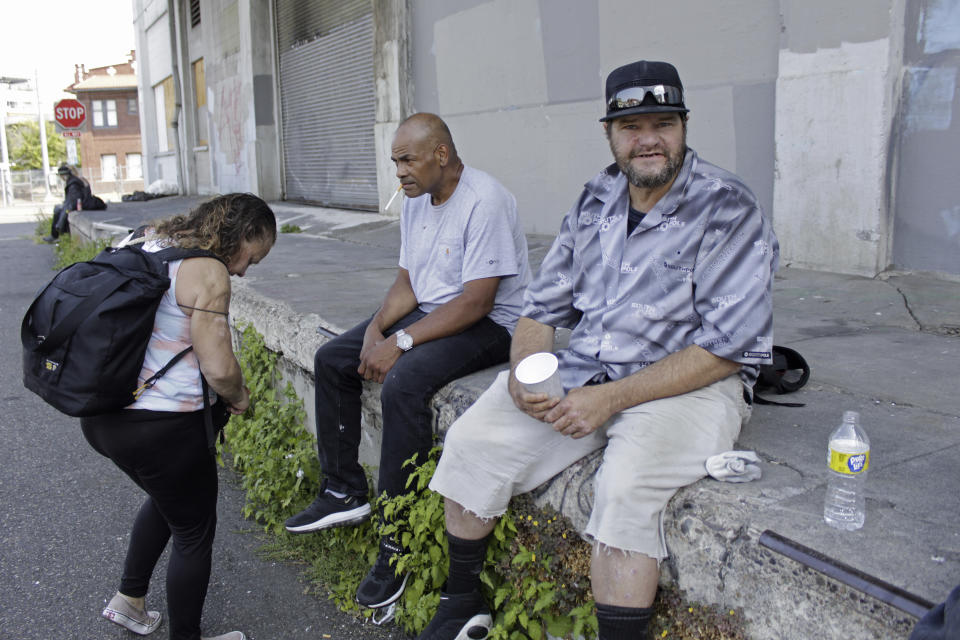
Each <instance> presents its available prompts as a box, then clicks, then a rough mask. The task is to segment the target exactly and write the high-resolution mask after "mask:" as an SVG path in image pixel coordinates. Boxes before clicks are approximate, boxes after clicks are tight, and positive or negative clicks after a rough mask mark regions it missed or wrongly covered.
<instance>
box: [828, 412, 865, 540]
mask: <svg viewBox="0 0 960 640" xmlns="http://www.w3.org/2000/svg"><path fill="white" fill-rule="evenodd" d="M827 467H828V468H829V471H828V472H827V473H828V474H829V475H830V478H829V480H828V481H827V496H826V499H825V500H824V502H823V519H824V520H825V521H826V523H827V524H829V525H830V526H831V527H836V528H838V529H845V530H847V531H853V530H855V529H859V528H860V527H862V526H863V520H864V516H865V513H864V484H865V483H866V480H867V470H868V469H869V468H870V439H869V438H867V434H866V432H865V431H864V430H863V429H862V428H861V427H860V414H859V413H857V412H856V411H844V412H843V423H842V424H841V425H840V426H839V427H837V428H836V429H834V431H833V433H832V434H830V447H829V451H828V453H827Z"/></svg>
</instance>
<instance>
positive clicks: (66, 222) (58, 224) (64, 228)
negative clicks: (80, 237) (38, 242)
mask: <svg viewBox="0 0 960 640" xmlns="http://www.w3.org/2000/svg"><path fill="white" fill-rule="evenodd" d="M67 213H69V212H68V211H67V210H66V209H64V208H63V205H62V204H58V205H56V206H55V207H54V208H53V221H52V222H51V223H50V235H51V236H52V237H54V238H59V237H60V234H61V233H70V219H69V218H68V217H67Z"/></svg>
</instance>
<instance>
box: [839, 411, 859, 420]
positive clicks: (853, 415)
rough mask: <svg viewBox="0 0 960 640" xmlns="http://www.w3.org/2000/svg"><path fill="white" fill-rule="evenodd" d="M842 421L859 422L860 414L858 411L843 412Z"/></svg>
mask: <svg viewBox="0 0 960 640" xmlns="http://www.w3.org/2000/svg"><path fill="white" fill-rule="evenodd" d="M843 421H844V422H859V421H860V413H859V412H858V411H844V412H843Z"/></svg>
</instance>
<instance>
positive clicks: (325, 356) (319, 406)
mask: <svg viewBox="0 0 960 640" xmlns="http://www.w3.org/2000/svg"><path fill="white" fill-rule="evenodd" d="M425 315H426V314H425V313H423V312H422V311H419V310H416V311H413V312H412V313H410V314H409V315H407V316H405V317H404V318H402V319H401V320H399V321H398V322H397V323H396V324H395V325H393V326H392V327H390V328H389V329H388V330H387V332H386V335H392V334H393V333H395V332H396V331H397V330H399V329H403V328H405V327H408V326H410V325H411V324H413V323H414V322H416V321H417V320H419V319H420V318H422V317H424V316H425ZM369 323H370V320H367V321H366V322H362V323H360V324H358V325H357V326H355V327H354V328H352V329H350V330H349V331H347V332H345V333H343V334H342V335H340V336H338V337H336V338H334V339H333V340H331V341H330V342H328V343H326V344H325V345H323V346H322V347H320V348H319V349H317V353H316V356H315V358H314V363H313V364H314V372H315V376H316V378H315V387H316V417H317V446H318V449H319V455H320V466H321V469H322V471H323V473H324V475H325V476H326V482H327V485H326V486H327V488H328V489H331V490H334V491H340V492H342V493H346V494H348V495H355V496H363V497H366V495H367V478H366V475H365V474H364V472H363V467H362V466H360V462H359V460H358V455H359V454H358V452H359V448H360V394H361V392H362V387H363V378H362V377H361V376H360V374H359V373H357V368H358V367H359V366H360V348H361V347H362V346H363V334H364V332H365V331H366V329H367V325H368V324H369ZM509 355H510V333H509V332H508V331H507V330H506V329H504V328H503V327H502V326H500V325H498V324H497V323H495V322H493V321H492V320H490V319H489V318H483V319H482V320H480V321H479V322H478V323H476V324H475V325H473V326H472V327H470V328H469V329H467V330H466V331H463V332H462V333H459V334H457V335H454V336H448V337H446V338H441V339H439V340H433V341H431V342H426V343H424V344H421V345H414V347H413V349H411V350H410V351H408V352H406V353H404V354H402V355H401V356H400V358H399V359H398V360H397V362H396V364H394V366H393V368H392V369H390V371H389V372H388V373H387V377H386V379H385V380H384V381H383V387H382V389H381V391H380V402H381V406H382V415H383V439H382V445H381V449H380V476H379V479H378V481H377V491H378V492H384V491H386V492H387V495H388V496H396V495H400V494H402V493H405V492H406V491H407V488H406V482H407V478H408V477H409V475H410V472H411V471H412V469H411V468H410V467H405V468H401V465H402V464H403V462H404V460H407V459H408V458H410V457H411V456H413V455H414V454H417V460H420V461H422V460H425V459H426V456H427V453H428V452H429V451H430V448H431V446H432V444H433V414H432V411H431V409H430V399H431V398H432V397H433V394H434V393H436V392H437V390H439V389H440V387H442V386H443V385H445V384H447V383H448V382H450V381H451V380H454V379H456V378H459V377H462V376H465V375H467V374H469V373H473V372H474V371H478V370H480V369H484V368H486V367H491V366H493V365H495V364H499V363H501V362H505V361H506V360H507V359H508V358H509Z"/></svg>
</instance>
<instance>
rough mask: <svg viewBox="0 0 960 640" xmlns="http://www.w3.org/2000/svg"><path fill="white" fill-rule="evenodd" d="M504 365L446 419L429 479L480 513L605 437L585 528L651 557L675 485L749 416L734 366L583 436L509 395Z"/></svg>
mask: <svg viewBox="0 0 960 640" xmlns="http://www.w3.org/2000/svg"><path fill="white" fill-rule="evenodd" d="M509 375H510V373H509V371H504V372H502V373H501V374H500V375H499V376H498V377H497V379H496V380H495V381H494V383H493V384H492V385H491V386H490V388H489V389H487V390H486V391H485V392H484V393H483V395H481V396H480V398H478V399H477V401H476V402H475V403H474V404H473V406H471V407H470V408H469V409H468V410H467V411H466V413H464V414H463V415H462V416H461V417H460V418H459V419H458V420H457V421H456V422H455V423H454V424H453V426H452V427H451V428H450V430H449V432H448V433H447V436H446V439H445V441H444V444H443V455H442V456H441V458H440V463H439V464H438V466H437V471H436V473H435V474H434V476H433V479H432V480H431V481H430V488H431V489H433V490H434V491H436V492H438V493H440V494H442V495H443V496H445V497H447V498H449V499H451V500H454V501H455V502H458V503H459V504H460V505H462V506H463V507H464V508H465V509H466V510H467V511H469V512H471V513H473V514H475V515H477V516H478V517H480V518H483V519H487V518H494V517H497V516H500V515H503V513H504V512H505V511H506V510H507V505H508V503H509V502H510V498H511V497H512V496H515V495H517V494H520V493H525V492H527V491H530V490H532V489H534V488H535V487H537V486H539V485H541V484H543V483H544V482H546V481H547V480H549V479H550V478H552V477H553V476H555V475H557V474H558V473H560V472H561V471H563V470H564V469H565V468H566V467H568V466H569V465H571V464H573V463H574V462H576V461H577V460H579V459H580V458H582V457H584V456H585V455H587V454H589V453H591V452H592V451H595V450H597V449H600V448H603V447H606V449H605V451H604V453H603V460H602V463H601V465H600V468H599V469H598V471H597V476H596V482H595V486H596V497H595V499H594V505H593V509H592V511H591V514H590V521H589V522H588V523H587V528H586V530H585V531H584V532H583V535H584V537H585V538H587V539H588V540H591V541H597V542H600V543H602V544H604V545H606V546H609V547H613V548H616V549H621V550H624V551H632V552H639V553H642V554H644V555H647V556H649V557H651V558H656V559H657V560H662V559H663V558H665V557H667V549H666V544H665V542H664V539H663V527H662V517H663V510H664V508H665V507H666V505H667V502H668V501H669V500H670V498H671V497H672V496H673V494H674V493H676V492H677V490H678V489H680V488H681V487H684V486H686V485H688V484H691V483H693V482H696V481H697V480H699V479H700V478H702V477H704V476H705V475H706V470H705V468H704V462H705V461H706V459H707V458H709V457H710V456H712V455H715V454H718V453H722V452H724V451H729V450H731V449H732V448H733V444H734V441H735V440H736V438H737V436H738V435H739V433H740V427H741V425H742V424H745V423H746V421H747V420H748V419H749V417H750V406H749V405H748V404H747V403H746V401H745V400H744V394H743V384H742V383H741V382H740V379H739V377H738V376H737V375H732V376H730V377H728V378H725V379H724V380H720V381H718V382H715V383H713V384H711V385H708V386H706V387H703V388H701V389H697V390H696V391H691V392H689V393H686V394H683V395H681V396H674V397H671V398H664V399H661V400H654V401H652V402H646V403H643V404H641V405H638V406H636V407H633V408H631V409H627V410H626V411H623V412H621V413H618V414H617V415H615V416H613V417H612V418H611V419H610V420H608V421H607V422H606V424H604V425H603V426H602V427H600V428H599V429H597V430H596V431H595V432H594V433H592V434H590V435H589V436H586V437H584V438H580V439H573V438H570V437H568V436H564V435H562V434H560V433H557V432H556V431H554V430H553V427H552V426H550V425H549V424H546V423H544V422H541V421H539V420H537V419H536V418H533V417H531V416H529V415H527V414H525V413H523V412H522V411H520V410H519V409H517V407H516V405H514V404H513V399H512V398H511V397H510V393H509V391H508V390H507V381H508V377H509Z"/></svg>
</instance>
